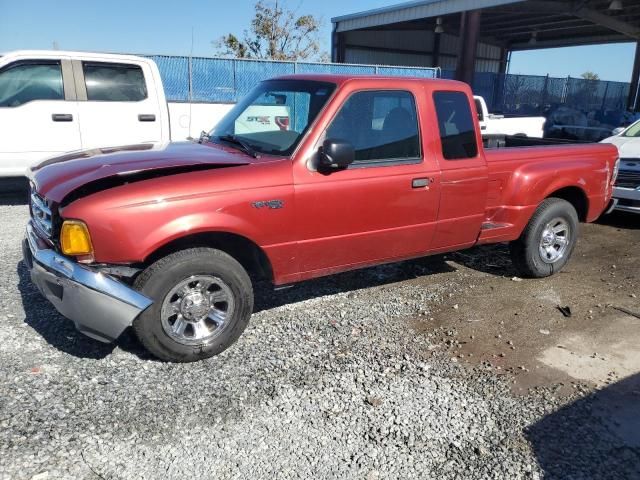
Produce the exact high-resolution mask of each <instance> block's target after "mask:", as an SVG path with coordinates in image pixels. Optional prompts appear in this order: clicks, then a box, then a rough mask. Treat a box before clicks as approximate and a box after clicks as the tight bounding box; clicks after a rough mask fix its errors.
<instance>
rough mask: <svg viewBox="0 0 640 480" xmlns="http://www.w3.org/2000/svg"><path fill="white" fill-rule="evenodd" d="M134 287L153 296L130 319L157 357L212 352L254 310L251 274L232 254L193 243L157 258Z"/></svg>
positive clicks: (229, 340)
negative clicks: (151, 303)
mask: <svg viewBox="0 0 640 480" xmlns="http://www.w3.org/2000/svg"><path fill="white" fill-rule="evenodd" d="M134 287H135V288H136V289H137V290H139V291H141V292H142V293H144V294H145V295H147V296H148V297H150V298H152V299H153V300H154V303H153V305H151V306H150V307H149V308H148V309H147V310H145V311H144V312H142V313H141V314H140V316H139V317H138V318H137V319H136V320H135V321H134V323H133V329H134V331H135V333H136V335H137V336H138V338H139V339H140V341H141V343H142V344H143V345H144V346H145V347H146V348H147V350H149V351H150V352H151V353H152V354H153V355H155V356H156V357H158V358H160V359H162V360H167V361H172V362H193V361H196V360H201V359H204V358H208V357H211V356H213V355H217V354H218V353H220V352H222V351H224V350H225V349H227V348H228V347H229V346H231V344H233V343H234V342H235V341H236V340H237V339H238V337H239V336H240V335H241V334H242V332H243V331H244V329H245V328H246V326H247V324H248V323H249V318H250V317H251V314H252V312H253V290H252V286H251V280H250V279H249V276H248V275H247V272H246V271H245V270H244V268H243V267H242V265H240V264H239V263H238V262H237V261H236V260H235V259H234V258H233V257H231V256H230V255H228V254H226V253H224V252H222V251H220V250H215V249H212V248H192V249H188V250H182V251H179V252H175V253H173V254H171V255H168V256H166V257H164V258H161V259H160V260H158V261H157V262H155V263H153V264H152V265H150V266H149V267H148V268H147V269H146V270H144V271H143V272H142V273H141V274H140V276H139V277H138V278H137V279H136V281H135V283H134Z"/></svg>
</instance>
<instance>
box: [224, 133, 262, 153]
mask: <svg viewBox="0 0 640 480" xmlns="http://www.w3.org/2000/svg"><path fill="white" fill-rule="evenodd" d="M215 138H217V139H218V140H222V141H223V142H227V143H231V144H233V145H237V146H238V147H240V150H242V151H243V152H244V153H246V154H248V155H251V156H252V157H253V158H258V157H259V156H260V155H258V152H256V151H255V150H254V149H253V148H251V146H250V145H249V144H248V143H247V142H245V141H243V140H241V139H240V138H238V136H237V135H221V136H219V137H215Z"/></svg>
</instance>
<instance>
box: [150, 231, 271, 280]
mask: <svg viewBox="0 0 640 480" xmlns="http://www.w3.org/2000/svg"><path fill="white" fill-rule="evenodd" d="M196 247H206V248H215V249H217V250H221V251H223V252H225V253H227V254H229V255H231V256H232V257H233V258H235V259H236V260H237V261H238V262H239V263H240V264H241V265H242V267H243V268H244V269H245V270H246V271H247V273H249V276H250V277H251V278H252V279H258V280H268V281H269V282H272V283H273V281H274V275H273V267H272V265H271V260H270V259H269V257H268V256H267V254H266V253H265V251H264V250H263V249H262V248H260V246H259V245H258V244H256V243H255V242H254V241H252V240H250V239H249V238H247V237H244V236H242V235H238V234H236V233H230V232H221V231H215V232H198V233H192V234H188V235H184V236H181V237H178V238H175V239H173V240H171V241H169V242H167V243H165V244H163V245H161V246H160V247H158V248H156V249H155V250H154V251H153V252H151V253H150V254H149V255H147V257H146V258H145V259H144V262H143V264H144V266H148V265H151V264H152V263H154V262H155V261H157V260H159V259H160V258H162V257H165V256H167V255H170V254H171V253H174V252H177V251H180V250H186V249H188V248H196Z"/></svg>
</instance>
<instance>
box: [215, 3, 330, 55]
mask: <svg viewBox="0 0 640 480" xmlns="http://www.w3.org/2000/svg"><path fill="white" fill-rule="evenodd" d="M321 26H322V20H321V19H320V18H317V17H314V16H313V15H302V16H298V15H297V14H296V12H294V11H292V10H289V9H287V8H286V6H285V7H283V6H282V4H281V3H280V2H278V1H277V0H276V1H274V2H268V1H265V0H259V1H258V3H256V5H255V16H254V18H253V20H251V26H250V28H249V30H245V31H244V33H243V35H242V38H240V37H238V36H236V35H234V34H233V33H229V34H227V35H224V36H223V37H222V38H220V39H219V40H218V41H215V42H214V45H215V46H216V47H217V50H218V54H219V55H222V56H227V57H228V56H231V57H237V58H260V59H270V60H322V61H326V59H327V55H326V53H323V52H321V48H320V41H319V36H320V28H321Z"/></svg>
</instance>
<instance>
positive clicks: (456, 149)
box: [431, 84, 488, 253]
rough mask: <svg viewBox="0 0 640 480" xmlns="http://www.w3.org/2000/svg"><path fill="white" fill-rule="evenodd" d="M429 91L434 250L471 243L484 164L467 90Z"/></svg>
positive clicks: (477, 225)
mask: <svg viewBox="0 0 640 480" xmlns="http://www.w3.org/2000/svg"><path fill="white" fill-rule="evenodd" d="M460 85H461V84H460ZM431 96H432V100H431V101H432V103H433V106H434V112H433V114H434V118H433V120H432V121H433V125H434V127H435V128H436V129H437V131H438V132H439V136H438V138H437V139H436V142H435V144H434V153H435V155H436V156H437V158H438V162H439V164H440V170H441V179H440V210H439V212H438V226H437V229H436V232H435V235H434V238H433V243H432V250H433V252H434V253H435V252H439V251H440V252H442V251H450V250H457V249H461V248H466V247H470V246H472V245H473V244H474V243H476V241H477V239H478V235H479V234H480V231H481V230H482V227H483V223H484V221H485V218H486V205H487V190H488V169H487V162H486V159H485V156H484V150H483V149H482V137H481V135H480V131H479V129H478V122H477V121H476V119H477V118H478V117H477V112H476V109H475V105H474V102H473V97H472V95H471V90H470V89H469V88H468V87H467V86H462V85H461V86H460V87H459V89H455V88H451V89H447V88H438V87H436V88H434V90H433V92H432V94H431Z"/></svg>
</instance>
